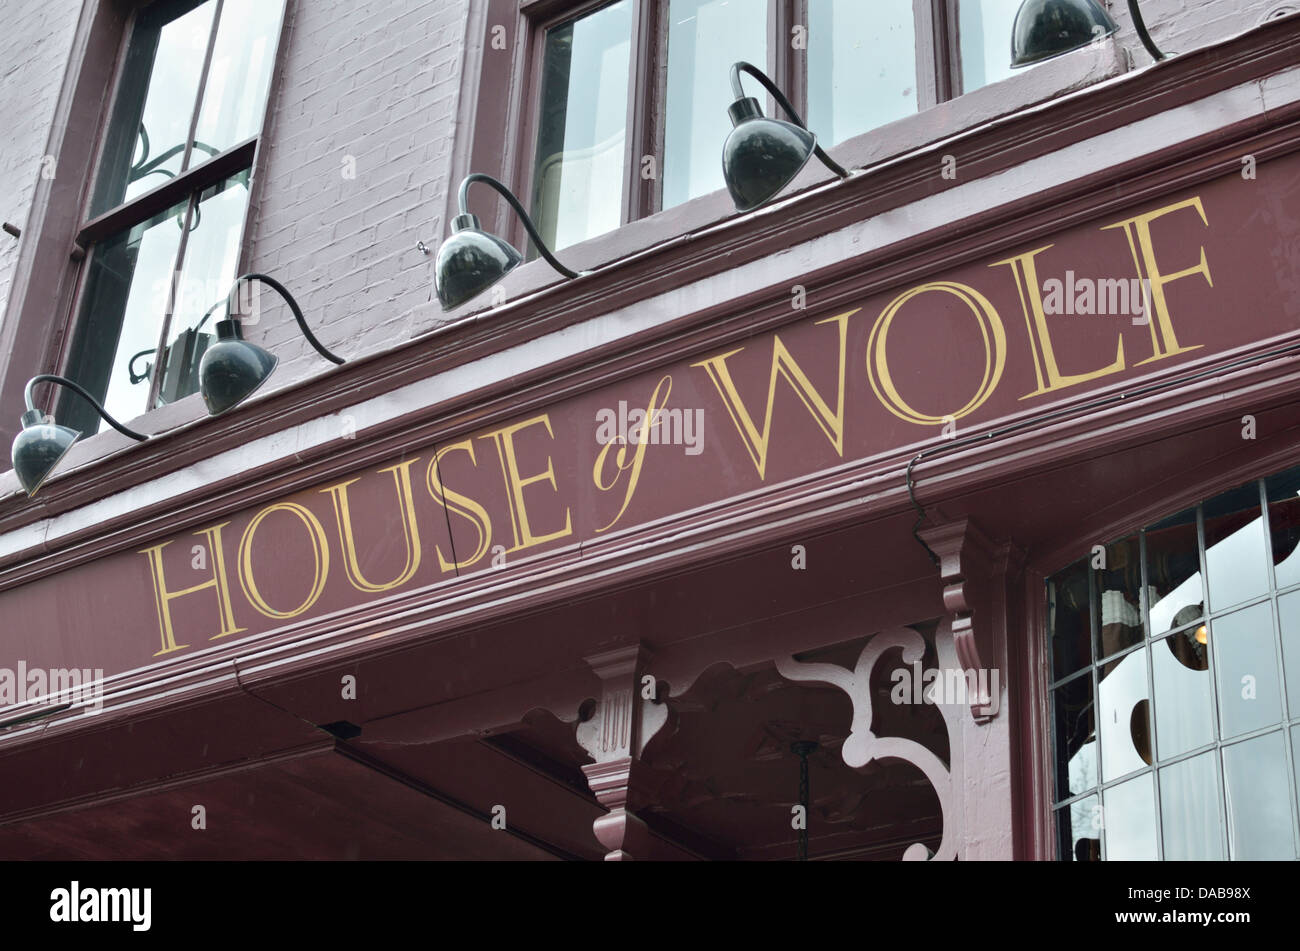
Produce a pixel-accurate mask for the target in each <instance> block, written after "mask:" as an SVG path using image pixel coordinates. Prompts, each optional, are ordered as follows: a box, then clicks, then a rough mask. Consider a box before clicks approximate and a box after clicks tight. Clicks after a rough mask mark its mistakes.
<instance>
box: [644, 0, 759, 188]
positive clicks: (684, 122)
mask: <svg viewBox="0 0 1300 951" xmlns="http://www.w3.org/2000/svg"><path fill="white" fill-rule="evenodd" d="M767 2H768V0H670V2H669V4H668V96H667V102H666V117H665V123H666V128H665V130H664V168H663V176H664V177H663V207H665V208H672V207H673V206H675V205H680V204H681V203H682V202H684V201H687V200H688V199H691V198H695V197H697V196H699V195H705V194H708V193H709V192H712V191H717V190H718V189H719V188H722V187H723V186H724V184H725V183H724V182H723V180H722V145H723V143H724V142H726V140H727V133H728V132H729V131H730V130H731V121H730V120H729V119H728V118H727V107H728V106H729V105H731V102H732V97H731V82H730V79H729V71H730V69H731V64H732V63H734V62H736V61H738V60H745V61H746V62H749V63H752V64H753V65H755V66H757V67H758V68H759V69H762V70H766V67H767ZM747 83H748V84H749V85H747V86H746V89H747V90H751V91H750V95H753V96H755V98H757V99H758V100H759V101H760V102H763V101H764V100H765V99H766V93H765V92H764V91H763V90H762V89H761V88H760V87H758V86H757V84H756V83H755V82H754V80H752V79H749V80H747Z"/></svg>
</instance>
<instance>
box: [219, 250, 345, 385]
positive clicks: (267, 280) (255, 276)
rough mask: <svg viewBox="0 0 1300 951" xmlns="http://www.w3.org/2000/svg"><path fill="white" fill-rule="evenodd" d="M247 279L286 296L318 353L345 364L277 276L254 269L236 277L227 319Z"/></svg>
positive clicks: (230, 295)
mask: <svg viewBox="0 0 1300 951" xmlns="http://www.w3.org/2000/svg"><path fill="white" fill-rule="evenodd" d="M246 281H261V282H262V283H263V284H265V285H267V286H268V287H270V288H271V290H273V291H275V292H276V293H277V294H279V295H280V296H281V297H283V298H284V302H285V303H286V304H288V305H289V309H290V310H291V311H293V318H294V320H296V321H298V328H299V329H300V330H301V331H302V335H303V336H304V337H306V338H307V342H308V343H309V344H311V345H312V346H313V347H315V348H316V352H317V353H319V354H320V355H321V356H322V357H324V358H325V359H326V360H329V361H330V362H331V363H337V364H343V363H346V362H347V361H346V360H344V359H343V358H342V357H338V356H335V355H334V354H332V353H330V352H329V351H328V350H326V349H325V345H324V344H322V343H321V342H320V341H319V340H317V339H316V335H315V334H313V333H312V332H311V328H310V327H308V326H307V321H306V320H305V319H304V318H303V316H302V309H301V308H299V306H298V302H297V301H296V300H294V299H293V295H292V294H290V293H289V291H288V290H286V289H285V286H284V285H283V284H281V283H280V282H279V281H277V280H276V279H275V278H273V277H271V276H270V275H269V274H259V273H257V272H256V271H254V272H251V273H248V274H241V275H239V277H237V278H235V284H234V286H233V287H231V288H230V293H229V294H228V295H227V296H226V319H227V320H230V319H231V316H230V311H231V305H232V303H234V301H235V299H236V295H237V294H238V292H239V285H240V284H243V283H244V282H246ZM208 313H209V314H210V313H212V311H208ZM203 316H204V319H205V320H206V319H207V314H204V315H203ZM202 323H203V321H199V324H200V326H202Z"/></svg>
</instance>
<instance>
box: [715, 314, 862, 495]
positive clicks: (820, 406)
mask: <svg viewBox="0 0 1300 951" xmlns="http://www.w3.org/2000/svg"><path fill="white" fill-rule="evenodd" d="M860 309H861V308H857V309H854V310H851V311H848V312H847V313H843V314H840V315H838V316H836V317H828V318H826V319H825V320H819V321H816V323H817V324H818V325H820V324H829V323H836V322H838V324H839V339H840V368H839V381H838V390H837V395H836V408H835V411H834V412H831V408H830V406H829V405H828V404H827V403H826V401H825V400H824V399H822V397H821V394H820V393H818V392H817V390H816V389H815V388H814V387H813V385H812V381H810V380H809V379H808V375H807V374H806V373H804V372H803V368H802V367H800V366H799V364H798V363H796V362H795V360H794V358H793V357H792V356H791V355H790V351H789V350H788V349H786V346H785V344H784V343H783V342H782V340H781V338H780V337H778V336H777V335H775V334H773V335H772V366H771V372H770V373H769V375H768V381H767V409H766V410H765V412H764V415H763V429H762V431H761V432H760V431H759V429H758V427H757V426H755V425H754V419H753V417H752V416H750V414H749V410H748V409H747V408H746V407H745V404H744V402H743V401H742V400H741V398H740V392H739V391H738V390H737V389H736V384H735V382H734V381H733V380H732V378H731V370H730V369H729V368H728V367H727V358H728V357H732V356H735V355H736V354H737V353H740V352H741V351H742V350H744V349H745V348H744V347H738V348H736V349H735V350H728V351H727V352H726V353H720V354H718V355H717V356H716V357H709V359H707V360H702V361H700V362H699V363H692V364H691V366H695V367H703V368H704V371H705V372H706V373H708V375H709V379H710V380H711V381H712V382H713V385H714V386H715V387H716V388H717V390H718V394H719V395H720V396H721V397H722V402H723V404H724V405H725V406H726V407H727V412H728V413H730V415H731V421H732V422H733V423H734V424H735V426H736V430H737V432H739V433H740V438H741V440H742V441H743V442H744V444H745V449H746V450H747V451H748V452H749V458H750V459H751V461H753V463H754V468H755V469H757V470H758V477H759V478H760V479H763V478H765V477H766V472H767V453H768V447H769V441H770V439H771V435H772V411H773V410H774V409H775V408H776V382H777V379H778V378H782V377H783V378H784V379H785V381H786V382H787V383H789V384H790V386H791V387H792V388H793V389H794V392H795V395H796V396H798V397H799V399H800V400H801V401H802V402H803V405H804V406H805V407H807V409H808V412H809V413H811V414H812V416H813V419H814V420H815V421H816V423H817V425H818V426H819V427H820V428H821V431H822V432H823V433H825V434H826V438H827V439H828V440H830V443H831V445H832V446H834V447H835V452H836V453H837V454H838V455H840V456H841V457H843V455H844V370H845V359H846V356H847V348H848V326H849V323H848V322H849V318H850V317H852V316H853V315H854V314H856V313H857V312H858V310H860Z"/></svg>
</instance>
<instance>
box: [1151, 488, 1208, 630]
mask: <svg viewBox="0 0 1300 951" xmlns="http://www.w3.org/2000/svg"><path fill="white" fill-rule="evenodd" d="M1146 542H1147V584H1149V585H1150V586H1151V591H1150V592H1149V593H1148V599H1149V600H1150V602H1151V605H1150V612H1151V633H1152V635H1153V636H1154V635H1159V634H1163V633H1165V632H1166V631H1171V630H1174V629H1175V628H1179V627H1183V626H1185V625H1187V624H1189V623H1191V622H1192V621H1195V620H1197V619H1198V618H1200V617H1201V615H1202V614H1203V613H1204V612H1203V610H1202V607H1203V602H1204V601H1205V595H1204V593H1203V592H1202V590H1201V556H1200V553H1199V549H1198V545H1197V541H1196V509H1188V510H1187V511H1186V512H1182V513H1180V514H1178V515H1175V516H1173V517H1172V518H1167V519H1165V520H1164V521H1162V522H1157V523H1156V524H1155V525H1152V526H1151V527H1150V528H1148V529H1147V530H1146Z"/></svg>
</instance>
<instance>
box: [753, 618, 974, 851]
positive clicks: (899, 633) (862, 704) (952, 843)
mask: <svg viewBox="0 0 1300 951" xmlns="http://www.w3.org/2000/svg"><path fill="white" fill-rule="evenodd" d="M951 634H952V631H951V622H949V621H944V622H943V623H942V624H940V626H939V630H938V631H937V632H936V635H935V640H936V647H937V649H938V652H939V664H940V667H941V668H944V669H958V668H959V665H958V663H957V657H956V652H955V651H954V650H953V642H952V636H951ZM892 648H901V649H902V652H903V662H904V663H905V664H918V663H920V661H921V659H922V657H923V656H924V655H925V639H924V638H923V637H922V636H921V635H920V634H918V633H917V632H916V631H914V630H912V629H911V628H906V627H902V628H895V629H893V630H889V631H881V632H879V633H878V634H875V635H873V636H872V637H871V639H870V640H868V641H867V645H866V646H865V647H864V648H863V649H862V653H861V654H860V655H859V656H858V662H857V664H856V665H855V666H854V668H853V669H852V670H848V669H847V668H844V667H841V666H839V665H838V664H824V663H813V664H805V663H801V662H799V661H796V660H795V659H794V658H792V657H783V658H778V659H777V661H776V669H777V671H778V672H779V673H780V674H781V676H782V677H785V678H786V679H787V680H794V681H797V682H800V683H815V684H824V685H825V686H828V687H837V688H839V689H840V690H842V691H844V693H846V694H847V695H848V697H849V700H851V701H852V703H853V722H852V725H851V726H850V729H849V736H848V738H847V739H846V740H845V741H844V747H843V749H842V750H841V753H842V755H843V757H844V762H845V763H847V764H848V765H849V766H851V767H852V768H854V769H861V768H862V767H864V766H866V765H867V764H868V763H871V762H873V761H877V760H879V761H880V762H882V763H883V762H889V761H891V760H897V761H901V762H904V763H911V764H912V765H913V766H915V767H916V768H917V769H919V770H920V771H921V772H922V773H923V774H924V775H925V778H926V779H928V780H929V781H930V785H931V786H933V787H934V791H935V793H936V794H937V795H938V797H939V807H940V809H941V810H942V815H943V838H942V839H941V841H940V843H939V850H938V852H936V853H934V854H933V855H931V854H930V850H929V849H928V848H926V847H925V846H924V845H922V844H921V843H919V842H915V843H913V844H912V845H910V846H908V847H907V850H906V851H905V852H904V853H903V859H904V860H905V861H924V860H926V859H933V860H936V861H937V860H944V861H947V860H951V859H954V858H956V857H957V843H958V842H959V841H961V834H962V833H961V829H960V824H961V823H960V821H959V810H958V808H957V806H958V805H959V801H958V793H959V790H960V788H961V784H960V781H959V779H958V778H956V777H955V775H954V774H955V773H957V772H959V771H960V750H961V736H960V720H961V716H962V711H963V710H964V709H965V707H963V706H960V705H953V704H939V705H937V706H938V709H939V711H940V712H941V713H942V714H943V719H944V723H945V724H946V726H947V728H948V749H949V750H951V751H952V754H951V755H952V758H953V768H949V767H948V766H945V765H944V763H943V761H942V760H940V759H939V757H938V756H936V755H935V754H934V753H932V752H930V750H928V749H926V748H925V747H924V746H922V745H921V744H920V743H917V742H916V741H915V740H909V739H906V738H904V737H897V736H877V735H876V734H875V733H873V732H872V730H871V719H872V710H871V703H872V698H871V672H872V670H874V669H875V666H876V664H877V663H878V662H879V661H880V658H881V657H882V656H883V655H884V654H885V652H886V651H888V650H890V649H892Z"/></svg>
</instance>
